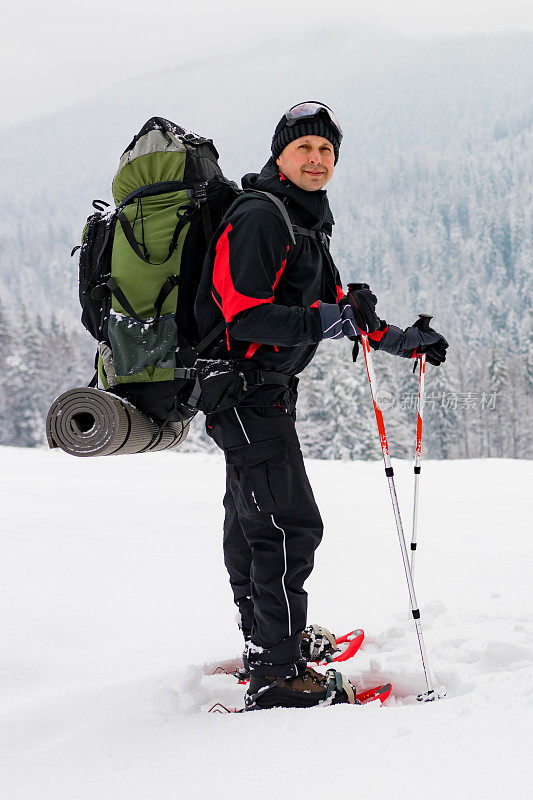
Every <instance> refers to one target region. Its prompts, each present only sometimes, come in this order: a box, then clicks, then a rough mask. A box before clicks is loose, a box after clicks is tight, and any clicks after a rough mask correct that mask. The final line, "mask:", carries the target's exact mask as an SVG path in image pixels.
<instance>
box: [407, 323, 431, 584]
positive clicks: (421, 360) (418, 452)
mask: <svg viewBox="0 0 533 800" xmlns="http://www.w3.org/2000/svg"><path fill="white" fill-rule="evenodd" d="M418 316H419V318H420V320H421V327H420V329H421V330H423V331H427V329H428V328H429V323H430V321H431V319H432V316H431V314H419V315H418ZM418 366H419V373H418V397H417V400H416V444H415V466H414V473H415V492H414V500H413V532H412V536H411V575H412V577H413V579H414V575H415V553H416V546H417V532H418V531H417V529H418V483H419V479H420V473H421V471H422V466H421V464H422V418H423V415H424V401H425V391H426V354H425V353H422V354H421V355H420V356H418ZM415 369H416V363H415V367H414V369H413V372H414V371H415Z"/></svg>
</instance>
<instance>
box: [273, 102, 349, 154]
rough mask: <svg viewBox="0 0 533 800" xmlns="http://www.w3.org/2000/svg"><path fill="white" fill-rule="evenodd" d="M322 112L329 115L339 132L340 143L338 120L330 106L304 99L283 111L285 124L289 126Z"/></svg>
mask: <svg viewBox="0 0 533 800" xmlns="http://www.w3.org/2000/svg"><path fill="white" fill-rule="evenodd" d="M322 113H325V114H326V115H327V116H328V117H329V119H330V122H331V124H332V125H333V126H334V128H335V130H336V131H337V133H338V134H339V144H340V143H341V141H342V128H341V126H340V122H339V120H338V119H337V117H336V116H335V114H334V113H333V111H332V110H331V108H330V107H329V106H327V105H325V103H319V102H318V101H317V100H306V102H305V103H298V104H297V105H295V106H293V107H292V108H289V110H288V111H286V112H285V119H286V120H287V126H289V127H290V126H291V125H296V123H297V122H300V120H302V119H312V118H313V117H316V116H317V115H318V114H322Z"/></svg>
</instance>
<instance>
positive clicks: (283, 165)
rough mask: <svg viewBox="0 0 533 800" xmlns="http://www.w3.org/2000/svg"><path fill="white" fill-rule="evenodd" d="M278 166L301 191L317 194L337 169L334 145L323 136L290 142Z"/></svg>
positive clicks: (277, 162)
mask: <svg viewBox="0 0 533 800" xmlns="http://www.w3.org/2000/svg"><path fill="white" fill-rule="evenodd" d="M276 164H277V165H278V167H279V168H280V170H281V172H282V173H283V174H284V175H285V177H287V178H288V179H289V180H290V181H292V182H293V183H294V184H295V185H296V186H299V187H300V189H305V191H306V192H316V191H317V189H323V188H324V186H325V185H326V183H327V182H328V181H329V180H330V179H331V176H332V175H333V170H334V168H335V153H334V152H333V145H332V144H331V142H330V141H329V140H328V139H324V137H323V136H313V135H312V136H301V137H300V138H299V139H295V140H294V141H293V142H289V144H288V145H287V147H286V148H285V149H284V150H283V151H282V153H281V155H280V156H279V158H277V159H276Z"/></svg>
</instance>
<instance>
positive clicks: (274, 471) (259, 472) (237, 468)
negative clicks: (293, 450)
mask: <svg viewBox="0 0 533 800" xmlns="http://www.w3.org/2000/svg"><path fill="white" fill-rule="evenodd" d="M226 462H227V464H228V466H229V468H230V471H229V472H230V474H229V477H230V486H231V489H232V492H233V495H234V497H235V502H236V504H237V508H238V509H239V510H240V511H242V512H243V513H246V514H258V513H262V514H274V513H276V512H277V511H288V510H289V509H290V508H292V507H293V506H294V505H295V501H296V500H297V498H295V492H294V490H293V483H294V481H293V476H292V470H291V467H290V464H289V461H288V458H287V447H286V443H285V440H284V439H269V440H267V441H264V442H252V443H251V444H244V445H240V446H239V447H232V448H231V449H229V450H227V452H226Z"/></svg>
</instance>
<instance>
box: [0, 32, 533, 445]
mask: <svg viewBox="0 0 533 800" xmlns="http://www.w3.org/2000/svg"><path fill="white" fill-rule="evenodd" d="M338 43H339V46H338V47H337V48H332V42H331V41H329V42H327V43H325V44H324V45H323V46H324V48H325V49H326V50H327V52H328V58H329V59H330V62H331V64H332V69H334V71H335V77H336V81H335V85H334V86H332V85H331V83H330V82H329V80H328V76H327V75H322V74H320V73H316V74H313V76H312V78H313V80H312V91H311V89H310V85H309V78H308V77H307V78H306V77H305V76H300V75H294V80H293V84H294V85H292V86H291V87H290V89H288V88H287V86H286V83H287V81H286V80H285V83H284V84H281V83H278V84H276V80H275V78H276V75H279V76H282V75H284V74H286V73H284V70H286V67H287V65H286V64H285V63H284V62H283V59H281V60H280V61H279V63H276V64H270V65H269V71H268V78H269V80H268V81H267V79H266V78H265V77H264V76H263V77H262V78H261V80H260V79H259V78H258V76H259V75H263V72H262V69H263V68H264V62H266V61H268V54H265V53H264V52H263V51H259V52H258V53H254V55H253V59H252V61H251V68H250V74H249V75H242V76H241V78H240V80H241V81H242V86H241V89H242V92H241V93H240V94H239V101H238V103H237V100H236V99H235V98H232V97H230V96H228V95H224V96H223V97H221V96H215V93H214V92H213V87H212V85H211V84H212V76H213V69H214V67H215V66H216V68H217V69H218V70H219V74H220V75H221V77H222V78H224V77H227V76H229V75H233V72H232V70H234V66H235V65H234V64H233V63H232V62H231V60H230V59H228V60H227V61H226V60H224V59H218V60H216V61H215V62H214V63H211V62H199V63H198V64H196V65H191V66H190V67H188V68H187V69H186V70H185V71H183V70H182V71H181V72H179V75H178V73H177V72H175V71H169V72H168V73H164V74H163V75H160V76H148V77H147V78H146V79H143V80H142V81H134V82H131V81H130V82H127V83H125V84H123V85H122V86H121V87H120V90H117V89H115V90H113V89H107V90H106V91H102V93H101V94H100V95H98V97H96V98H95V99H94V100H92V101H90V102H89V101H86V102H85V103H83V104H80V106H78V107H76V108H75V109H72V110H71V111H68V112H61V113H57V114H54V115H51V116H50V117H48V118H43V120H41V121H36V122H35V123H33V124H31V125H27V124H25V125H21V126H17V127H16V128H13V129H11V130H9V129H8V130H5V131H2V132H0V168H1V170H2V174H3V176H4V179H5V182H6V189H7V191H6V192H5V193H4V194H3V196H2V198H1V199H0V212H1V213H0V234H1V247H0V268H1V277H0V300H1V304H2V305H1V318H0V363H1V366H2V375H3V376H4V379H3V381H2V384H1V388H0V416H1V421H2V425H1V439H0V443H2V444H12V445H19V446H36V445H41V444H43V443H44V428H43V420H44V415H45V413H46V410H47V408H48V406H49V404H50V403H51V401H52V400H53V399H54V397H55V396H56V395H57V394H59V393H60V392H61V391H63V390H64V389H65V388H68V387H70V386H72V385H75V384H82V383H83V382H87V381H88V380H89V378H90V377H91V375H92V361H93V343H92V341H91V340H90V337H89V336H88V335H87V334H85V333H84V332H83V330H82V328H81V325H80V323H79V322H78V319H79V311H78V306H77V298H76V264H75V259H70V257H69V254H70V249H71V248H72V246H73V245H74V244H76V243H77V242H78V240H79V231H80V229H81V227H82V225H83V221H84V218H85V216H86V215H87V214H88V213H89V210H90V202H91V200H92V199H93V197H104V198H107V199H109V195H110V184H111V179H112V176H113V172H114V168H115V167H116V163H117V162H118V157H119V155H120V152H121V151H122V149H123V148H124V146H125V145H126V144H127V142H128V141H129V140H130V138H131V136H132V135H133V134H134V133H135V132H136V130H138V128H139V127H140V125H141V124H142V123H143V121H144V120H145V119H146V118H147V117H149V116H151V115H152V114H155V113H158V114H162V115H164V116H167V117H169V118H171V119H175V121H177V122H179V123H180V124H183V125H185V126H186V127H189V128H192V129H196V130H198V131H200V132H201V133H203V134H204V135H210V136H212V137H213V138H214V140H215V143H216V144H217V146H218V148H219V152H220V155H221V165H222V167H223V169H224V171H225V172H226V174H227V175H228V177H230V178H233V179H236V180H239V178H240V176H241V175H242V174H244V173H245V172H247V171H253V170H258V169H260V167H261V166H262V164H263V163H264V161H265V160H266V158H267V156H268V147H269V143H270V136H271V133H272V129H273V127H274V124H275V122H276V121H277V119H278V118H279V116H280V114H281V112H282V110H283V108H284V107H285V106H288V105H291V104H292V103H293V102H294V101H295V99H296V100H297V99H299V98H300V97H304V96H308V95H309V94H310V93H311V94H313V95H316V96H321V97H323V98H324V99H326V100H327V101H328V102H330V103H331V104H332V105H333V106H334V107H335V108H336V110H337V111H338V114H339V116H340V117H341V119H342V123H343V128H344V131H345V140H344V142H343V146H342V150H341V158H340V160H339V164H338V167H337V171H336V174H335V176H334V179H333V181H332V182H331V184H330V186H329V187H328V192H329V195H330V200H331V205H332V208H333V212H334V216H335V219H336V227H335V233H334V237H333V243H332V246H333V254H334V256H335V259H336V261H337V264H338V266H339V268H340V271H341V274H342V276H343V279H344V280H345V281H348V280H366V281H368V282H369V283H370V284H371V286H372V288H373V289H374V291H375V292H376V294H377V295H378V298H379V304H378V313H379V315H380V316H381V317H382V318H385V319H387V320H388V321H389V322H392V323H394V324H397V325H400V326H401V327H406V326H407V325H409V324H411V323H412V322H414V320H415V319H416V317H417V314H418V313H419V312H429V313H432V314H433V315H434V317H435V319H434V326H435V328H436V329H437V330H439V331H441V332H443V333H444V334H445V335H446V337H447V338H448V339H449V342H450V350H449V356H448V361H447V363H446V365H445V367H444V368H441V369H440V370H437V369H433V368H428V378H427V388H428V399H427V405H426V416H425V423H426V427H425V445H424V449H425V452H426V453H427V454H428V455H430V456H431V457H434V458H457V457H458V458H465V457H466V458H472V457H513V458H516V457H519V458H531V457H532V455H533V445H532V435H531V434H532V429H531V423H530V422H528V419H529V420H530V419H531V396H532V394H531V390H532V383H533V335H532V330H531V329H532V325H531V274H532V270H531V264H532V260H533V241H532V237H533V198H532V191H531V186H532V185H533V180H532V179H533V165H532V160H531V151H532V147H533V106H532V102H531V97H533V69H532V67H533V56H532V54H533V47H532V46H531V45H532V43H533V35H531V34H518V33H517V34H505V35H493V36H473V37H466V38H464V39H458V40H443V41H441V42H434V43H432V44H431V45H430V44H418V45H417V46H413V45H410V46H407V45H406V44H405V42H402V41H401V40H399V39H398V40H396V39H395V40H394V41H392V42H391V41H388V40H387V41H381V42H378V43H376V42H374V43H373V44H372V46H367V47H366V49H365V47H364V46H361V47H360V48H359V51H358V52H357V54H356V55H354V48H353V47H352V49H351V50H347V49H346V48H345V47H343V46H342V38H341V37H340V35H339V41H338ZM333 52H335V53H336V55H335V56H333V58H332V55H331V54H332V53H333ZM292 58H294V54H293V55H292ZM178 77H179V79H180V80H181V84H180V85H181V86H182V87H183V94H182V96H180V99H179V102H177V101H176V99H175V94H176V80H177V79H178ZM261 81H262V82H261ZM170 86H172V87H173V88H172V92H171V91H170ZM280 87H281V88H280ZM258 90H261V91H264V93H265V102H264V103H263V104H262V105H261V107H258V108H257V113H256V114H255V115H254V117H253V119H252V118H250V116H249V115H245V116H244V117H242V118H239V113H241V114H242V108H246V103H247V101H249V102H250V104H251V103H253V98H254V97H255V96H256V93H257V91H258ZM169 97H172V99H171V100H169ZM198 98H202V102H201V103H199V102H198ZM240 109H241V110H240ZM237 122H239V123H240V124H241V128H240V134H241V135H240V138H239V142H236V140H235V125H236V123H237ZM73 130H75V131H76V135H75V136H72V135H70V134H71V132H72V131H73ZM67 131H68V135H67ZM243 138H244V139H245V141H246V144H247V146H246V147H242V146H240V145H241V140H242V139H243ZM36 141H37V142H39V143H40V150H39V149H38V148H37V149H36V148H35V142H36ZM375 362H376V366H377V370H378V377H379V380H380V394H381V395H382V402H383V408H384V412H385V421H386V423H387V426H388V431H389V435H390V438H391V441H392V451H393V453H394V454H395V455H397V456H400V457H404V456H409V455H411V453H412V449H413V443H414V421H415V411H414V402H415V398H416V386H417V382H416V376H413V375H412V372H411V365H410V364H409V363H408V362H406V361H404V360H402V359H392V358H391V357H390V356H387V355H386V354H377V355H376V356H375ZM374 425H375V423H374V419H373V414H372V407H371V404H370V398H369V393H368V386H367V384H366V377H365V374H364V367H363V364H362V360H361V359H360V361H359V362H358V363H357V364H356V365H355V366H354V365H353V364H352V363H351V359H350V350H349V347H348V346H343V345H340V346H339V345H336V344H331V345H322V346H321V347H320V348H319V353H318V356H317V358H316V359H315V361H314V362H313V364H312V365H311V366H310V367H309V368H308V370H307V371H306V373H304V375H303V376H302V383H301V398H300V403H299V430H300V434H301V437H302V443H303V447H304V452H305V454H306V455H309V456H314V457H319V458H333V457H343V458H364V459H367V458H376V457H379V445H378V442H377V441H376V436H375V432H374ZM200 446H202V447H204V446H206V442H205V439H204V436H203V433H202V424H201V421H200V420H199V419H198V420H196V421H195V422H194V424H193V426H192V430H191V434H190V436H189V440H188V442H187V445H186V447H187V448H188V449H191V448H198V447H200ZM207 446H208V445H207Z"/></svg>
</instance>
